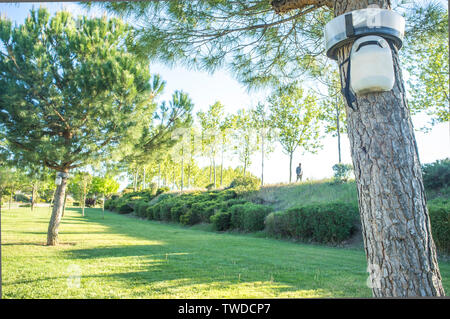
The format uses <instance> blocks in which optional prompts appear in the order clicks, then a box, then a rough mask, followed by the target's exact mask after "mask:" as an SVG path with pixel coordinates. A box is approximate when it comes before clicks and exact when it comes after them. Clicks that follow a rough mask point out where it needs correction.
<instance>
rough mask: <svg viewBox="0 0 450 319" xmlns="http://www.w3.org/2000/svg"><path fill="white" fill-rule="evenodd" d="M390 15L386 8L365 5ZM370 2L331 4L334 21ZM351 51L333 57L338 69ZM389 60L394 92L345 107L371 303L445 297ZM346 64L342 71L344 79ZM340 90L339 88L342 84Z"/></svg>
mask: <svg viewBox="0 0 450 319" xmlns="http://www.w3.org/2000/svg"><path fill="white" fill-rule="evenodd" d="M370 2H371V3H376V4H379V5H380V7H382V8H389V1H387V0H378V1H370ZM368 4H369V1H368V0H365V1H359V0H358V1H356V0H341V1H335V7H334V12H335V15H336V16H338V15H341V14H344V13H346V12H349V11H353V10H357V9H362V8H366V7H367V6H368ZM349 51H350V45H349V46H347V47H345V48H343V49H342V50H341V52H340V53H339V63H342V62H343V61H344V59H346V58H347V57H348V55H349ZM393 54H394V65H395V71H396V84H395V87H394V89H393V90H392V91H390V92H384V93H375V94H367V95H364V96H360V97H357V103H355V104H356V105H355V106H356V110H353V109H351V108H349V107H348V105H347V107H346V111H347V119H348V124H347V125H348V136H349V139H350V145H351V153H352V159H353V166H354V171H355V178H356V184H357V189H358V200H359V209H360V214H361V222H362V231H363V238H364V245H365V251H366V255H367V260H368V271H369V272H370V280H371V285H372V292H373V295H374V296H375V297H406V296H408V297H411V296H443V295H444V289H443V287H442V282H441V275H440V272H439V267H438V263H437V258H436V249H435V245H434V242H433V239H432V237H431V229H430V217H429V214H428V210H427V206H426V199H425V192H424V187H423V181H422V172H421V166H420V162H419V157H418V151H417V145H416V141H415V136H414V129H413V126H412V122H411V116H410V113H409V109H408V107H407V104H406V97H405V96H406V92H405V89H404V85H403V79H402V74H401V69H400V64H399V59H398V54H397V53H395V52H393ZM346 72H347V64H345V65H343V66H342V67H341V69H340V73H341V77H342V78H343V80H344V79H345V78H346ZM344 83H345V82H344Z"/></svg>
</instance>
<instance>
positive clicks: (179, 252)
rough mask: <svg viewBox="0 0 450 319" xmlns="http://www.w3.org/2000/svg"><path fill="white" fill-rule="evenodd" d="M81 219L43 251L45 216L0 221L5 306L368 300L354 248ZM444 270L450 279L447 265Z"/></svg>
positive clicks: (73, 214) (67, 223) (43, 212)
mask: <svg viewBox="0 0 450 319" xmlns="http://www.w3.org/2000/svg"><path fill="white" fill-rule="evenodd" d="M86 213H87V216H86V217H84V218H83V217H82V216H81V214H80V213H79V212H78V211H76V210H69V211H67V212H66V216H65V217H64V221H63V224H62V226H61V234H60V237H61V241H62V244H61V245H60V246H58V247H46V246H44V245H43V244H44V242H45V236H46V229H47V222H48V219H49V215H50V214H49V211H48V209H38V211H37V212H35V213H31V212H30V211H29V210H26V209H17V210H12V211H7V212H4V213H3V214H2V279H3V280H2V282H3V297H4V298H265V297H341V296H349V297H350V296H366V297H367V296H370V290H369V289H368V288H367V287H366V286H365V280H366V277H367V273H366V272H365V267H366V266H365V258H364V253H363V251H361V250H345V249H338V248H327V247H320V246H308V245H299V244H293V243H288V242H283V241H276V240H270V239H261V238H253V237H250V236H240V235H231V234H218V233H211V232H203V231H199V230H193V229H187V228H182V227H180V226H178V225H165V224H159V223H156V222H151V221H141V220H138V219H134V218H129V217H126V216H121V215H117V214H113V213H106V218H105V220H102V219H101V212H100V210H99V209H88V210H87V212H86ZM71 265H76V266H78V267H80V270H81V274H82V277H81V287H80V288H76V287H72V288H69V287H68V286H67V280H68V276H69V275H70V269H71V268H70V267H73V266H71ZM441 267H442V268H443V269H442V271H443V274H444V278H445V279H446V278H449V277H450V276H449V275H450V265H449V264H443V265H441ZM446 285H447V286H449V285H450V282H449V281H448V280H446Z"/></svg>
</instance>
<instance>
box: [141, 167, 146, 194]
mask: <svg viewBox="0 0 450 319" xmlns="http://www.w3.org/2000/svg"><path fill="white" fill-rule="evenodd" d="M143 170H144V173H143V176H142V190H145V177H146V176H145V173H146V172H145V166H144V169H143Z"/></svg>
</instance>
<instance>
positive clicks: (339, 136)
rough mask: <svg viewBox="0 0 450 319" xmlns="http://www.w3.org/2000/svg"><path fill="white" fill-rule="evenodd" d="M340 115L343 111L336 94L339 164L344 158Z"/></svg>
mask: <svg viewBox="0 0 450 319" xmlns="http://www.w3.org/2000/svg"><path fill="white" fill-rule="evenodd" d="M340 115H341V111H340V108H339V103H338V98H337V95H336V129H337V138H338V155H339V164H340V163H341V162H342V158H341V123H340V120H339V117H340Z"/></svg>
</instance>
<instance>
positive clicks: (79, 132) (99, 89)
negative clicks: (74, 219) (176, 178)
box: [0, 9, 153, 245]
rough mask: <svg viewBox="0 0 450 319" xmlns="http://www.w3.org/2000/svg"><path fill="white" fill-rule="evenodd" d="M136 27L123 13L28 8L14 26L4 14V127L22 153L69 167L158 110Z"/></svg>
mask: <svg viewBox="0 0 450 319" xmlns="http://www.w3.org/2000/svg"><path fill="white" fill-rule="evenodd" d="M132 35H133V32H132V29H130V28H129V27H127V26H126V25H125V24H123V23H122V22H121V21H120V20H118V19H110V20H108V19H106V18H101V19H89V18H86V17H81V18H79V19H74V18H73V17H72V16H71V15H70V13H68V12H64V11H62V12H58V13H56V15H55V16H54V17H53V18H51V19H50V17H49V13H48V12H47V11H46V10H45V9H39V10H38V11H31V13H30V16H29V17H28V18H27V19H26V21H25V23H24V24H23V25H19V26H14V27H13V26H12V24H11V22H10V21H9V20H6V19H5V18H1V19H0V43H1V45H2V46H3V47H4V48H5V49H4V50H2V51H1V53H0V87H1V88H2V89H1V90H0V134H1V135H2V136H4V137H5V138H6V140H7V141H8V147H9V148H10V151H11V152H12V153H13V154H14V157H15V159H16V160H17V161H19V160H20V161H25V162H30V163H33V164H36V165H43V166H46V167H48V168H50V169H52V170H55V171H58V172H63V173H68V172H70V171H71V170H73V169H74V168H79V167H82V166H85V165H87V164H90V163H93V162H96V161H101V160H103V159H104V158H106V157H108V158H115V157H120V156H122V155H123V154H124V153H126V152H127V150H129V149H130V148H129V147H126V146H127V145H130V144H134V142H133V141H135V140H136V139H137V138H139V136H140V133H141V132H142V130H141V129H139V128H140V127H141V126H142V124H143V123H142V122H143V119H145V118H148V117H149V114H151V112H153V109H152V104H151V103H149V102H148V101H149V98H150V96H149V79H150V76H149V72H148V62H146V61H144V60H141V59H139V58H138V57H136V55H134V54H133V53H130V52H129V51H128V48H127V45H128V44H132V41H131V40H132ZM131 128H133V129H131ZM66 185H67V179H66V178H63V181H62V183H61V185H59V186H58V187H57V189H56V192H55V200H54V207H53V211H52V215H51V219H50V223H49V228H48V234H47V244H48V245H56V244H57V243H58V228H59V223H60V220H61V215H62V208H63V202H64V197H65V191H66Z"/></svg>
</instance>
